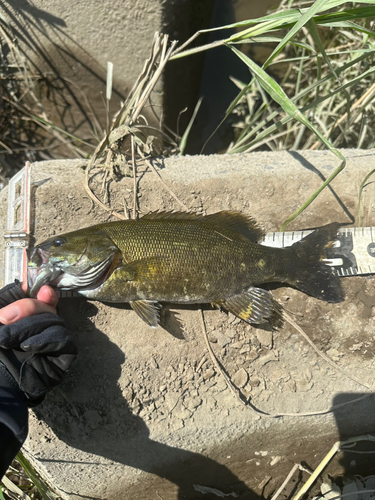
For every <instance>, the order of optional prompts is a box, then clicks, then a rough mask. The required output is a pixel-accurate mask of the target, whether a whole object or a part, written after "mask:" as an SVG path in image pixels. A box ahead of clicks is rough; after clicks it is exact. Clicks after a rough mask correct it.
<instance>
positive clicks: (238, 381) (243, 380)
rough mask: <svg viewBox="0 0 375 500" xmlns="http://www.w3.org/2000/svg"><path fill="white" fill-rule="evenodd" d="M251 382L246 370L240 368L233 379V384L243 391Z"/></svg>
mask: <svg viewBox="0 0 375 500" xmlns="http://www.w3.org/2000/svg"><path fill="white" fill-rule="evenodd" d="M248 380H249V375H248V373H247V371H246V370H244V369H243V368H240V369H239V370H238V371H237V372H236V373H235V374H234V376H233V377H232V382H233V383H234V385H235V386H236V387H238V388H240V389H241V387H244V386H245V385H246V384H247V381H248Z"/></svg>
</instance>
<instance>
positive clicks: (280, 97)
mask: <svg viewBox="0 0 375 500" xmlns="http://www.w3.org/2000/svg"><path fill="white" fill-rule="evenodd" d="M229 47H230V48H231V50H232V51H233V52H234V53H235V54H236V55H237V56H238V57H239V58H240V59H241V60H242V61H244V62H245V64H246V65H247V66H248V67H249V68H250V69H251V71H252V72H253V74H255V76H256V78H257V80H258V82H259V84H260V85H261V86H262V87H263V89H264V90H265V91H266V92H268V94H269V95H270V96H271V97H272V99H274V101H276V102H277V103H278V104H279V105H280V106H281V107H282V109H283V110H284V111H285V112H286V113H288V115H290V116H291V117H292V118H295V119H296V120H298V121H299V122H300V123H302V124H303V125H305V126H306V127H307V128H308V129H309V130H311V131H312V132H313V133H314V134H316V135H317V136H318V137H319V139H320V140H321V141H322V142H323V143H324V144H325V145H326V146H327V148H328V149H329V150H330V151H332V153H333V154H334V155H335V156H337V157H338V158H339V159H340V160H341V163H340V165H339V166H338V167H337V169H336V170H335V171H334V172H333V173H332V174H331V175H330V176H329V178H328V179H327V180H326V181H325V182H324V183H323V184H322V185H321V186H320V188H319V189H318V190H317V191H315V193H314V194H313V195H312V196H311V197H310V198H309V199H308V200H307V201H306V202H305V203H304V204H303V205H302V206H301V207H300V208H299V209H298V210H297V211H296V212H294V214H292V215H291V216H290V217H289V218H288V219H287V220H286V221H285V222H284V223H283V225H282V226H281V231H284V230H285V228H286V226H287V225H288V224H289V223H290V222H291V221H292V220H294V219H295V218H296V217H297V216H298V215H299V214H300V213H301V212H303V210H305V208H306V207H308V206H309V205H310V203H312V202H313V201H314V200H315V198H316V197H317V196H318V195H319V194H320V193H321V191H322V190H323V189H324V188H325V187H326V186H327V185H328V184H329V183H330V182H331V181H332V180H333V179H334V178H335V177H336V176H337V175H338V174H339V173H340V172H341V170H343V169H344V168H345V165H346V159H345V157H344V156H343V155H342V154H341V153H340V151H338V150H337V149H336V148H334V147H333V145H332V144H331V143H330V142H329V141H328V140H327V139H326V138H325V137H324V136H323V135H322V134H321V133H320V131H319V130H318V129H317V128H316V127H314V126H313V125H312V123H310V122H309V120H308V119H307V118H306V117H305V116H304V115H303V114H302V113H301V111H300V110H299V109H298V108H297V106H296V105H295V104H294V103H293V102H292V101H291V100H290V99H289V98H288V96H287V95H286V94H285V92H284V91H283V90H282V88H281V87H280V86H279V84H278V83H277V82H275V80H273V79H272V78H271V77H270V76H269V75H268V74H267V73H266V72H265V71H264V70H263V69H262V68H261V67H260V66H258V65H257V64H256V63H255V62H254V61H252V60H251V59H250V58H249V57H247V56H246V55H245V54H243V53H242V52H240V51H239V50H238V49H237V48H236V47H233V46H229Z"/></svg>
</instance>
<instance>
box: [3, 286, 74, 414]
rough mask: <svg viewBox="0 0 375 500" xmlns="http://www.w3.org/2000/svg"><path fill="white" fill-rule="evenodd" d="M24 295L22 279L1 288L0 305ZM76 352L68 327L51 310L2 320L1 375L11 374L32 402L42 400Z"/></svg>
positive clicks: (67, 367) (56, 383) (66, 369)
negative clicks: (20, 283)
mask: <svg viewBox="0 0 375 500" xmlns="http://www.w3.org/2000/svg"><path fill="white" fill-rule="evenodd" d="M23 297H25V294H24V293H23V292H22V289H21V287H20V285H19V283H17V282H16V283H12V284H11V285H8V286H6V287H5V288H3V289H2V290H0V306H1V307H4V305H7V304H10V303H11V302H14V301H15V300H18V299H20V298H23ZM76 356H77V350H76V348H75V346H74V344H73V342H72V339H71V336H70V333H69V331H68V330H67V329H66V328H65V327H64V322H63V320H62V319H61V318H59V317H58V316H56V315H55V314H52V313H43V314H36V315H35V316H28V317H26V318H23V319H21V320H19V321H16V322H15V323H13V324H11V325H2V324H1V323H0V375H1V371H4V370H5V369H6V371H7V372H8V373H9V374H10V375H12V377H13V379H14V380H15V381H16V383H17V385H18V387H19V389H20V390H21V391H22V394H23V396H24V397H25V398H26V402H27V404H28V405H29V406H35V405H37V404H39V403H40V402H41V401H42V400H43V398H44V396H45V395H46V393H47V392H48V391H49V390H50V389H52V387H54V386H55V385H58V384H59V383H60V382H61V380H62V378H63V376H64V374H65V372H66V371H68V370H69V368H70V365H71V364H72V362H73V361H74V360H75V358H76Z"/></svg>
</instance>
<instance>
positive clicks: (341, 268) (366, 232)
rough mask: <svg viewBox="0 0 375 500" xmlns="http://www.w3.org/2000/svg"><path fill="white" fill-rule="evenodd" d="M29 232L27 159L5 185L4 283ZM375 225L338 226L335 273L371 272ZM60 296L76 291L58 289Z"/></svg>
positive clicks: (22, 264)
mask: <svg viewBox="0 0 375 500" xmlns="http://www.w3.org/2000/svg"><path fill="white" fill-rule="evenodd" d="M29 232H30V163H29V162H27V163H26V166H25V167H24V168H23V169H22V170H20V171H19V172H18V174H16V175H15V176H14V177H13V178H12V179H11V180H10V181H9V185H8V216H7V231H6V233H5V234H4V238H5V274H4V285H7V284H8V283H12V282H14V280H15V279H18V280H20V281H27V261H28V256H27V248H28V245H29ZM312 232H313V231H286V232H283V233H268V234H266V236H265V237H264V239H263V240H262V241H261V242H260V244H261V245H266V246H269V247H275V248H283V247H288V246H291V245H293V243H295V242H296V241H299V240H301V239H302V238H304V237H305V236H307V235H308V234H310V233H312ZM374 236H375V227H349V228H340V229H339V231H338V234H337V240H336V241H335V242H334V244H333V247H332V249H330V253H331V254H332V255H330V259H329V260H328V259H327V260H326V262H327V264H328V265H330V266H332V267H333V269H334V271H335V272H336V273H337V274H338V275H339V276H358V275H365V274H374V273H375V241H374ZM59 294H60V297H72V296H76V295H77V293H76V292H74V291H70V290H59Z"/></svg>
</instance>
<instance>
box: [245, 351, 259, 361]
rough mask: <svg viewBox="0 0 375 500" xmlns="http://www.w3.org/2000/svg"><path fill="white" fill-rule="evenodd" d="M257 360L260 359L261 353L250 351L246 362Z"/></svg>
mask: <svg viewBox="0 0 375 500" xmlns="http://www.w3.org/2000/svg"><path fill="white" fill-rule="evenodd" d="M257 358H259V353H257V352H256V351H250V352H249V353H248V354H246V361H254V360H255V359H257Z"/></svg>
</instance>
